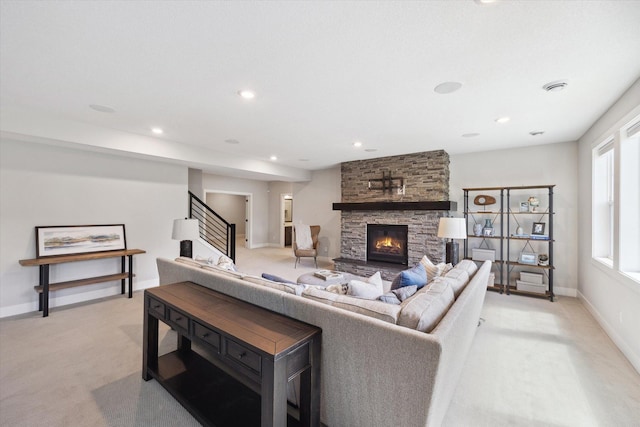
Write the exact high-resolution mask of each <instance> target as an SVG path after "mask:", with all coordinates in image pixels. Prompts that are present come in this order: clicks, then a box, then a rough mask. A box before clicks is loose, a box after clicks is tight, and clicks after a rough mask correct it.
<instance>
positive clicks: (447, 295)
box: [393, 277, 454, 332]
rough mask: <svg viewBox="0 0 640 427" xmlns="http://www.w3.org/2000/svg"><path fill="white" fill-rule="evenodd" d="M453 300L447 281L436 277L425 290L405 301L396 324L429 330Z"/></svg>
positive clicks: (442, 315)
mask: <svg viewBox="0 0 640 427" xmlns="http://www.w3.org/2000/svg"><path fill="white" fill-rule="evenodd" d="M453 301H454V296H453V289H452V288H451V285H450V284H449V282H448V281H447V280H445V279H444V278H443V277H439V278H436V279H434V280H433V282H431V284H430V285H429V288H428V289H427V290H426V291H425V292H422V293H419V294H416V295H414V296H413V297H411V298H409V299H408V300H407V301H405V303H406V304H403V305H402V307H401V308H402V311H401V312H400V316H399V317H398V322H397V324H398V325H400V326H406V327H407V328H411V329H416V330H418V331H421V332H431V331H432V330H433V328H435V327H436V326H437V325H438V322H440V320H442V318H443V317H444V315H445V314H446V313H447V311H448V310H449V307H451V306H452V305H453ZM393 307H397V306H393Z"/></svg>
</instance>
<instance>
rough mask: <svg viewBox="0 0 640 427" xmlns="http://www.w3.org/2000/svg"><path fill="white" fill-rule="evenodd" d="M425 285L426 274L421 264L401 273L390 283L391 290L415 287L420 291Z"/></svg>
mask: <svg viewBox="0 0 640 427" xmlns="http://www.w3.org/2000/svg"><path fill="white" fill-rule="evenodd" d="M426 284H427V272H426V270H425V268H424V266H423V265H422V264H418V265H416V266H415V267H413V268H411V269H409V270H404V271H401V272H400V274H398V275H397V276H396V277H395V279H393V282H391V289H392V290H393V289H398V288H402V287H404V286H417V287H418V289H420V288H422V287H423V286H424V285H426Z"/></svg>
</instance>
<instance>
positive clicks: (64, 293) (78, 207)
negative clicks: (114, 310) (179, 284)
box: [0, 139, 188, 317]
mask: <svg viewBox="0 0 640 427" xmlns="http://www.w3.org/2000/svg"><path fill="white" fill-rule="evenodd" d="M0 153H1V154H0V254H1V256H0V317H4V316H8V315H14V314H19V313H25V312H30V311H36V310H37V309H38V296H37V293H36V292H35V291H34V290H33V286H34V285H37V284H38V268H36V267H22V266H20V265H19V264H18V260H20V259H27V258H34V257H35V255H36V253H35V228H34V227H35V226H44V225H85V224H122V223H124V224H125V228H126V237H127V247H128V248H138V249H143V250H146V251H147V253H146V254H142V255H136V256H134V270H135V274H136V278H135V279H134V289H141V288H144V287H149V286H154V285H157V283H158V274H157V269H156V265H155V259H156V257H158V256H162V257H169V258H173V257H175V256H177V255H178V254H179V244H180V243H179V242H177V241H173V240H171V229H172V224H173V219H175V218H180V217H184V216H186V214H187V200H188V199H187V168H186V167H182V166H176V165H168V164H165V163H157V162H152V161H146V160H137V159H130V158H125V157H118V156H112V155H108V154H103V153H94V152H89V151H80V150H74V149H70V148H62V147H55V146H50V145H44V144H36V143H28V142H16V141H11V140H6V139H3V140H0ZM119 268H120V259H119V258H113V259H106V260H96V261H86V262H79V263H71V264H61V265H58V266H52V267H51V282H59V281H64V280H71V279H77V278H85V277H91V276H96V275H106V274H112V273H116V272H118V271H119ZM119 292H120V282H119V281H118V282H109V283H100V284H94V285H88V286H82V287H77V288H71V289H63V290H59V291H55V292H52V294H51V299H50V307H52V308H54V307H57V306H61V305H65V304H69V303H74V302H78V301H85V300H90V299H94V298H97V297H102V296H107V295H115V294H118V293H119ZM53 315H55V313H53Z"/></svg>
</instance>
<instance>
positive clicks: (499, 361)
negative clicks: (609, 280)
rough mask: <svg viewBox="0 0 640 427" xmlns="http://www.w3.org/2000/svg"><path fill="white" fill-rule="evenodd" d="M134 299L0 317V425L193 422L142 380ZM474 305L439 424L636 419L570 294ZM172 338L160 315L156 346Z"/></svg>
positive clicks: (245, 255) (277, 259) (639, 395)
mask: <svg viewBox="0 0 640 427" xmlns="http://www.w3.org/2000/svg"><path fill="white" fill-rule="evenodd" d="M237 260H238V262H237V263H238V266H239V268H240V270H241V271H244V272H247V273H251V274H258V275H259V274H261V273H262V272H268V273H271V274H277V275H280V276H283V277H286V278H289V279H294V280H295V279H296V278H297V277H298V276H299V275H301V274H303V273H307V272H311V271H314V270H315V267H314V265H313V260H311V259H303V261H302V265H300V264H299V265H298V268H297V269H294V268H293V265H294V257H293V254H292V252H291V249H290V248H289V249H279V248H263V249H253V250H247V249H245V248H241V247H239V248H238V256H237ZM305 261H308V262H305ZM331 267H332V263H331V261H330V260H328V259H319V268H331ZM26 285H27V284H25V286H26ZM93 286H107V285H105V284H102V285H93ZM34 297H35V296H34ZM142 303H143V294H142V292H135V293H134V298H133V299H131V300H130V299H128V298H125V297H122V296H120V295H118V296H114V297H110V298H105V299H101V300H95V301H90V302H87V303H82V304H76V305H74V306H67V307H55V308H53V309H52V310H51V313H50V316H49V317H48V318H42V317H41V314H40V313H38V312H35V313H29V314H26V315H21V316H17V317H13V318H5V319H1V320H0V425H1V426H34V427H36V426H48V427H52V426H60V427H62V426H123V427H125V426H196V425H198V423H197V422H196V421H195V419H194V418H192V417H191V415H190V414H189V413H188V412H187V411H186V410H185V409H183V408H182V406H180V404H178V403H177V402H176V401H175V400H174V399H173V398H172V397H171V395H169V393H167V392H166V391H165V390H164V389H163V388H162V387H160V386H159V385H158V383H156V382H155V381H154V380H151V381H148V382H145V381H144V380H142V377H141V367H142V308H143V307H142ZM482 317H483V318H484V319H485V322H484V323H483V324H482V326H480V327H479V329H478V331H477V334H476V338H475V340H474V343H473V346H472V348H471V352H470V354H469V357H468V359H467V363H466V365H465V368H464V372H463V373H462V376H461V379H460V382H459V384H458V387H457V390H456V393H455V395H454V397H453V401H452V403H451V406H450V408H449V412H448V414H447V416H446V419H445V422H444V425H445V426H447V427H454V426H456V427H457V426H612V427H613V426H616V427H618V426H625V427H626V426H629V427H632V426H640V421H639V420H640V375H638V373H637V372H636V371H635V370H634V369H633V367H632V366H631V365H630V364H629V363H628V361H627V360H626V359H625V358H624V356H623V355H622V354H621V353H620V351H619V350H618V349H617V348H616V347H615V346H614V345H613V343H612V342H611V340H610V339H609V338H608V337H607V336H606V334H605V333H604V332H603V330H602V329H601V328H600V327H599V326H598V324H597V323H596V322H595V320H594V319H593V318H592V317H591V315H590V314H589V313H588V312H587V310H586V309H585V308H584V307H583V305H582V304H581V303H580V301H578V300H576V299H574V298H568V297H560V298H558V301H557V302H554V303H551V302H549V301H546V300H540V299H534V298H526V297H520V296H506V295H499V294H496V293H488V294H487V298H486V302H485V306H484V309H483V314H482ZM175 342H176V339H175V334H174V333H173V332H172V331H170V330H169V329H168V328H167V327H166V326H164V325H162V324H161V330H160V353H161V354H162V353H165V352H168V351H171V350H172V349H174V348H175ZM407 392H411V391H410V390H407ZM354 410H357V408H354ZM332 427H342V426H332ZM345 427H346V426H345Z"/></svg>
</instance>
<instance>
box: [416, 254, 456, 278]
mask: <svg viewBox="0 0 640 427" xmlns="http://www.w3.org/2000/svg"><path fill="white" fill-rule="evenodd" d="M420 264H422V266H423V267H424V269H425V270H426V272H427V277H428V280H429V282H430V281H432V280H433V279H435V278H436V277H440V276H444V275H445V274H447V272H448V271H449V270H451V269H452V268H453V265H452V264H451V263H448V264H445V263H443V262H441V263H439V264H434V263H433V262H431V260H430V259H429V258H428V257H427V256H426V255H425V256H423V257H422V259H421V260H420Z"/></svg>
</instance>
